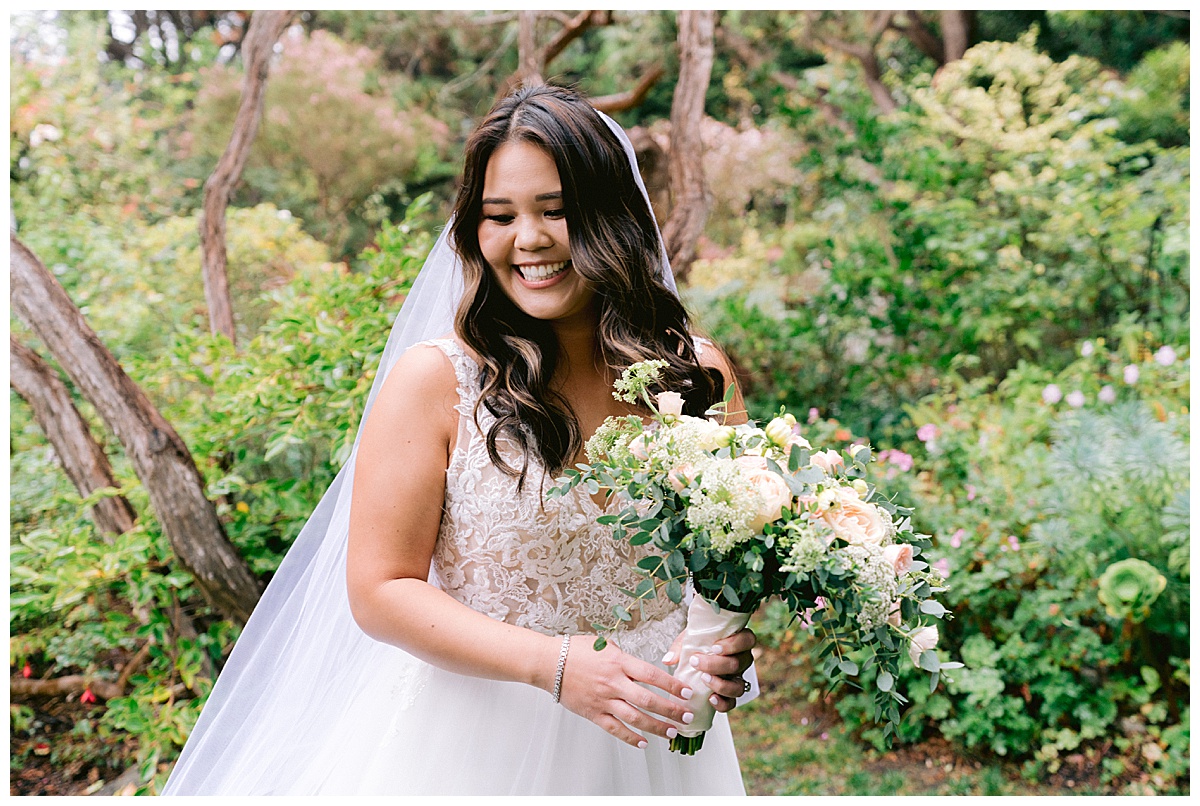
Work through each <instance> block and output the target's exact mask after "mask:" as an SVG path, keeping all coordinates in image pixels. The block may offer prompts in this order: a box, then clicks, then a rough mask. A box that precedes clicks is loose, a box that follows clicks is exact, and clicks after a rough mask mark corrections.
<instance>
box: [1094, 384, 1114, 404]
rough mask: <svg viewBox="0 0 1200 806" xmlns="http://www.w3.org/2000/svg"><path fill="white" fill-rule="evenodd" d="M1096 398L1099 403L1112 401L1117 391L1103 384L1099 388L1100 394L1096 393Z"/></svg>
mask: <svg viewBox="0 0 1200 806" xmlns="http://www.w3.org/2000/svg"><path fill="white" fill-rule="evenodd" d="M1096 399H1097V400H1099V401H1100V402H1101V403H1112V402H1113V401H1114V400H1116V399H1117V392H1116V390H1115V389H1113V388H1112V387H1111V386H1105V387H1104V388H1103V389H1101V390H1100V394H1098V395H1096Z"/></svg>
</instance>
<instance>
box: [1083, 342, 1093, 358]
mask: <svg viewBox="0 0 1200 806" xmlns="http://www.w3.org/2000/svg"><path fill="white" fill-rule="evenodd" d="M1094 352H1096V345H1094V344H1092V342H1091V341H1085V342H1084V343H1083V346H1082V347H1080V348H1079V354H1080V355H1082V356H1083V357H1084V358H1087V357H1088V356H1090V355H1091V354H1092V353H1094Z"/></svg>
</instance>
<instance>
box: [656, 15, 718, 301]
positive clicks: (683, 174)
mask: <svg viewBox="0 0 1200 806" xmlns="http://www.w3.org/2000/svg"><path fill="white" fill-rule="evenodd" d="M714 17H715V12H713V11H711V10H705V11H680V12H679V83H678V84H676V85H675V95H674V97H673V98H672V99H671V153H670V155H669V157H668V159H667V165H668V170H669V172H670V176H671V216H670V218H668V219H667V225H666V227H664V228H663V239H664V240H665V241H666V244H667V254H668V255H669V256H670V259H671V268H672V269H674V271H675V277H676V279H678V280H684V279H686V277H687V274H688V271H689V270H690V269H691V267H692V261H694V260H695V259H696V242H697V241H698V240H699V239H700V234H701V233H702V232H703V231H704V223H705V221H707V220H708V208H709V205H710V204H711V197H712V194H711V193H710V191H709V189H708V185H707V183H706V182H705V180H704V164H703V162H702V161H701V157H702V156H703V154H704V143H703V141H702V140H701V139H700V127H701V124H702V123H703V121H704V94H705V92H706V91H707V90H708V82H709V79H710V78H711V77H712V64H713V21H714Z"/></svg>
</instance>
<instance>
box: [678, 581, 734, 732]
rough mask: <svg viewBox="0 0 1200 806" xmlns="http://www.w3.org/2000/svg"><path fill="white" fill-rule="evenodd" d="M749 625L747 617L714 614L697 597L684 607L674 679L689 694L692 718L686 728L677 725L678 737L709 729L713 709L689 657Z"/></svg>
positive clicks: (727, 612) (708, 604)
mask: <svg viewBox="0 0 1200 806" xmlns="http://www.w3.org/2000/svg"><path fill="white" fill-rule="evenodd" d="M749 621H750V614H749V613H735V612H733V611H732V610H719V611H716V612H714V611H713V606H712V602H707V601H705V600H704V598H703V597H701V596H693V597H692V603H691V604H690V605H688V620H687V629H686V630H685V631H684V633H683V649H682V650H681V652H680V655H679V665H678V666H677V667H676V671H675V677H676V679H678V680H680V681H682V682H683V684H684V685H686V686H687V687H688V688H690V689H691V690H692V698H691V699H690V700H688V705H689V707H690V708H691V711H692V713H693V714H695V716H696V718H695V719H693V720H692V724H690V725H681V726H680V728H679V735H680V736H687V737H692V736H699V735H700V734H701V733H704V732H705V731H706V730H708V729H709V728H711V727H712V723H713V716H714V715H715V714H716V712H717V709H715V708H713V705H712V703H711V702H709V701H708V698H709V696H711V695H712V693H713V691H712V689H711V688H709V687H708V685H707V684H706V683H705V682H704V680H702V679H701V677H700V675H701V672H700V670H699V669H697V668H696V667H694V666H692V656H693V655H708V654H710V648H711V647H712V646H713V644H715V643H716V642H717V641H719V640H721V639H722V638H728V637H729V636H731V635H733V634H734V633H735V632H737V631H738V630H740V629H742V628H743V627H745V626H746V624H747V623H748V622H749Z"/></svg>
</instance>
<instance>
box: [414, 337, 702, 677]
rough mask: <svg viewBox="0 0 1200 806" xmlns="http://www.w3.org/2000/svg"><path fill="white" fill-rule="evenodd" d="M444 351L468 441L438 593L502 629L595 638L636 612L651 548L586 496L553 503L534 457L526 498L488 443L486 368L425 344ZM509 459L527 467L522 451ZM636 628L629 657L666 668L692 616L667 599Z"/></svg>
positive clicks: (443, 545)
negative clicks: (597, 627)
mask: <svg viewBox="0 0 1200 806" xmlns="http://www.w3.org/2000/svg"><path fill="white" fill-rule="evenodd" d="M422 344H423V345H428V346H434V347H437V348H438V349H440V350H442V352H444V353H445V354H446V356H447V357H448V358H449V359H450V361H451V363H452V364H453V365H454V373H455V376H456V378H457V381H458V398H459V402H458V404H457V405H456V406H455V410H456V411H457V412H458V438H457V441H456V443H455V448H454V453H453V455H452V456H451V458H450V466H449V467H448V468H447V470H446V501H445V505H444V510H443V512H442V524H441V528H440V531H439V532H438V540H437V544H436V546H435V547H434V552H433V570H434V575H435V579H436V581H437V583H438V585H439V586H440V587H441V588H442V589H443V590H445V591H446V592H447V593H449V594H450V595H451V596H453V597H454V598H455V599H457V600H458V601H460V602H462V603H463V604H465V605H467V606H468V607H470V608H472V609H473V610H477V611H479V612H481V613H484V614H486V615H488V616H490V617H492V618H494V619H497V620H499V621H505V622H508V623H509V624H515V625H516V626H518V627H528V628H529V629H531V630H536V631H537V632H540V633H545V634H547V635H564V634H572V635H574V634H579V633H589V632H594V629H593V628H592V626H591V625H592V623H593V622H599V623H609V622H610V621H611V620H612V617H613V615H612V609H613V606H614V605H628V604H629V601H630V600H629V597H628V596H626V595H625V594H623V593H621V592H620V590H618V588H625V589H626V590H632V589H633V588H634V587H635V586H636V585H637V582H638V580H639V579H641V576H640V575H639V574H638V572H637V571H636V570H635V569H634V564H635V563H636V562H637V560H638V559H640V558H641V557H643V556H645V554H646V552H645V550H644V549H642V548H631V547H630V546H629V545H628V544H627V543H624V542H621V541H617V540H613V537H612V531H611V529H610V528H609V527H607V526H602V525H600V524H598V523H596V518H597V517H599V516H600V515H601V514H603V512H602V510H601V508H600V507H599V506H597V505H596V502H595V501H593V500H592V499H591V497H590V496H589V495H588V494H587V492H586V491H585V490H582V489H579V488H576V489H575V490H572V491H571V494H570V495H568V496H565V497H563V498H557V499H551V500H546V498H545V492H546V490H547V489H548V488H549V487H551V486H552V485H553V483H554V479H553V477H552V476H551V475H550V474H549V473H546V472H544V470H543V467H542V465H541V464H540V463H539V462H538V461H537V460H536V457H534V458H531V460H530V463H529V465H530V467H529V474H528V476H527V478H526V482H525V489H524V490H523V491H522V492H518V491H517V480H516V479H515V478H512V477H510V476H507V475H505V474H504V473H502V472H500V470H498V469H497V468H496V467H495V466H494V465H493V464H492V462H491V460H490V459H489V458H488V454H487V445H486V442H485V438H484V435H485V434H486V433H487V429H488V428H489V427H491V424H492V423H493V422H494V420H495V418H494V417H492V415H491V414H490V413H489V412H488V411H487V409H486V408H483V407H481V408H480V409H479V425H478V426H477V425H476V424H475V421H474V416H473V415H474V407H475V400H476V398H477V397H478V396H479V368H478V366H477V365H476V364H475V362H474V360H472V359H471V358H470V357H469V356H468V355H467V354H466V353H465V352H464V351H463V348H462V347H461V346H460V345H459V344H458V343H457V342H455V341H454V340H452V339H437V340H433V341H428V342H422ZM499 448H500V452H501V455H502V456H504V457H505V458H506V459H509V460H510V461H513V460H516V461H515V463H516V464H519V454H518V453H517V448H516V446H514V445H512V444H511V443H506V441H505V440H503V439H501V441H500V445H499ZM631 614H632V616H633V620H632V621H630V622H628V623H627V625H626V627H625V629H623V630H622V631H620V632H619V633H617V634H616V635H614V636H612V641H613V643H615V644H616V645H617V646H619V647H620V648H621V649H622V650H623V651H625V652H627V653H629V654H631V655H634V656H636V657H639V658H641V659H643V660H651V661H656V660H658V659H660V658H661V657H662V655H663V653H664V652H665V651H666V650H667V648H668V647H669V646H670V645H671V642H672V641H673V640H674V639H675V637H676V636H677V635H678V634H679V633H680V632H681V631H682V630H683V625H684V621H685V618H686V611H685V609H684V608H683V607H682V606H681V605H676V604H673V603H672V602H671V601H670V600H668V599H667V598H666V597H665V596H662V595H660V596H659V597H658V598H657V599H655V600H653V601H649V602H647V603H646V604H645V607H644V610H642V611H639V610H638V609H637V608H633V609H632V611H631Z"/></svg>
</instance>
